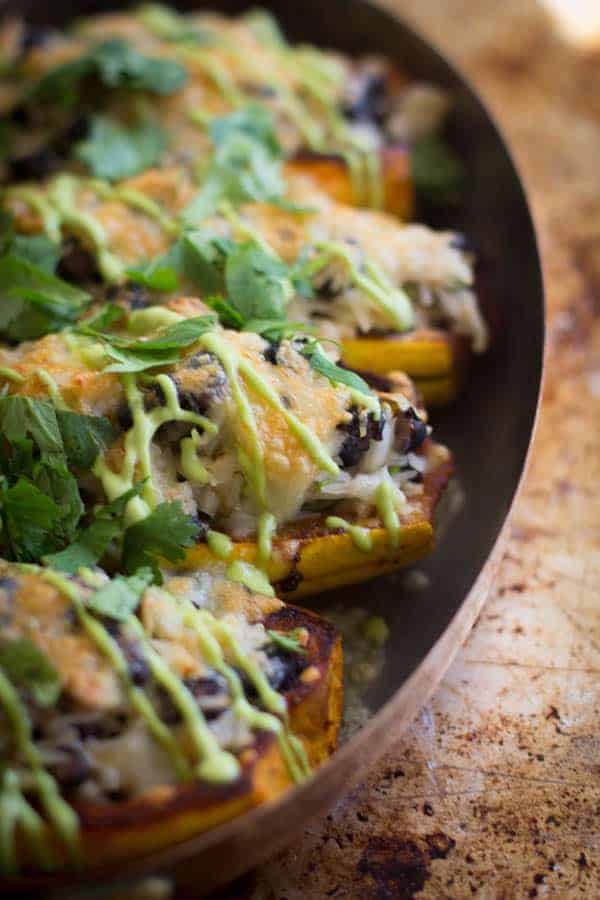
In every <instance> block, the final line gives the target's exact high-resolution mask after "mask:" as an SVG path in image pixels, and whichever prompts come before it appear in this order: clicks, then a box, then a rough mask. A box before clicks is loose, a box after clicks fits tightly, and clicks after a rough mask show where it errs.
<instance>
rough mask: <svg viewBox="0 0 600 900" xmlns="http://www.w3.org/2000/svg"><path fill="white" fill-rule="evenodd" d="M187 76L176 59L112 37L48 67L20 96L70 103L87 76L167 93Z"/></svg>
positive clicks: (109, 84)
mask: <svg viewBox="0 0 600 900" xmlns="http://www.w3.org/2000/svg"><path fill="white" fill-rule="evenodd" d="M187 77H188V76H187V71H186V69H185V68H184V66H182V65H180V64H179V63H178V62H175V61H174V60H171V59H163V58H153V57H149V56H144V55H143V54H141V53H139V52H138V51H137V50H135V49H134V48H133V47H132V46H130V45H129V44H128V43H127V42H126V41H123V40H121V39H120V38H114V39H111V40H108V41H104V42H103V43H101V44H97V45H96V46H95V47H92V49H91V50H89V51H88V52H87V53H85V54H83V56H80V57H79V59H76V60H71V61H70V62H66V63H61V64H60V65H58V66H55V67H54V68H52V69H50V71H49V72H46V74H45V75H43V76H42V77H41V78H40V80H39V81H38V82H36V83H35V84H34V85H33V86H32V87H31V88H30V89H29V90H28V92H27V93H26V95H25V97H24V100H25V101H26V102H31V101H32V100H35V101H36V102H45V103H60V104H62V105H63V106H73V105H74V104H75V103H77V101H78V99H79V97H80V94H81V91H82V87H83V83H84V82H85V81H87V80H88V79H95V80H96V81H99V82H100V84H102V85H104V86H105V87H108V88H125V89H128V90H132V91H148V92H150V93H153V94H159V95H167V94H173V93H175V91H178V90H180V88H182V87H183V85H184V84H185V82H186V81H187Z"/></svg>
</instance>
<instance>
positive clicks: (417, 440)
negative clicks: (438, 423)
mask: <svg viewBox="0 0 600 900" xmlns="http://www.w3.org/2000/svg"><path fill="white" fill-rule="evenodd" d="M409 415H410V440H409V444H408V447H407V453H412V452H414V451H415V450H418V449H419V447H420V446H421V445H422V444H423V442H424V441H425V439H426V438H427V436H428V434H429V428H428V427H427V425H426V424H425V422H423V420H422V419H420V418H419V417H418V415H417V414H416V412H415V411H414V409H412V407H411V409H410V411H409Z"/></svg>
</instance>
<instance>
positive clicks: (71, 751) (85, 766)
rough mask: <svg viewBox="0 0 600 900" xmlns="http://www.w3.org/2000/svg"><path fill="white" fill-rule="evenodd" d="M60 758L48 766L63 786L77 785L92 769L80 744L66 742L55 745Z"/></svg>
mask: <svg viewBox="0 0 600 900" xmlns="http://www.w3.org/2000/svg"><path fill="white" fill-rule="evenodd" d="M57 750H58V751H59V752H60V753H61V754H62V759H60V760H58V761H56V762H54V763H52V764H51V765H50V766H49V767H48V768H49V769H50V772H51V773H52V774H53V775H54V777H55V778H56V780H57V781H58V782H59V784H60V785H61V786H62V787H63V788H75V787H79V785H80V784H83V782H84V781H86V780H87V779H88V778H89V776H90V773H91V771H92V765H91V762H90V760H89V758H88V756H87V754H86V752H85V750H84V749H83V747H82V746H81V744H79V743H77V744H66V745H64V746H60V747H57Z"/></svg>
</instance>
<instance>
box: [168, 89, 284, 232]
mask: <svg viewBox="0 0 600 900" xmlns="http://www.w3.org/2000/svg"><path fill="white" fill-rule="evenodd" d="M209 133H210V136H211V138H212V140H213V144H214V153H213V156H212V158H211V160H210V162H209V163H208V165H207V166H206V168H205V169H204V171H202V172H201V173H199V174H200V178H201V181H202V187H201V188H200V190H199V192H198V193H197V194H196V196H195V197H194V198H193V200H192V201H191V202H190V203H189V204H188V206H187V207H186V209H185V210H184V211H183V221H184V222H185V223H186V224H188V225H191V226H194V225H197V224H198V222H199V221H201V220H202V219H205V218H206V217H207V216H210V215H212V214H213V213H215V212H216V211H217V209H218V208H219V206H220V205H221V204H222V203H223V202H228V203H231V204H232V205H233V206H239V204H241V203H261V202H269V201H273V200H277V199H279V198H281V197H282V195H283V194H284V192H285V183H284V180H283V175H282V152H281V147H280V145H279V142H278V140H277V137H276V133H275V128H274V125H273V119H272V117H271V116H270V114H269V112H268V111H267V110H265V109H264V108H263V107H260V106H257V105H254V104H250V105H249V106H247V107H245V108H243V109H240V110H236V111H235V112H233V113H229V114H228V115H226V116H221V117H218V118H216V119H214V120H213V121H212V122H211V124H210V126H209Z"/></svg>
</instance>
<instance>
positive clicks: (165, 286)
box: [127, 254, 179, 293]
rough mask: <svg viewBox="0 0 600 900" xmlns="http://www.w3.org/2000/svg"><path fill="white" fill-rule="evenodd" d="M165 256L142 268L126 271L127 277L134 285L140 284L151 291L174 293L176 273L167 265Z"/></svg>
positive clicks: (176, 285) (176, 283)
mask: <svg viewBox="0 0 600 900" xmlns="http://www.w3.org/2000/svg"><path fill="white" fill-rule="evenodd" d="M166 255H167V254H165V256H159V257H157V258H156V259H155V260H153V261H152V262H150V263H148V264H147V265H146V266H144V267H143V268H139V267H138V268H136V269H128V270H127V277H128V278H129V280H130V281H133V282H134V284H142V285H143V286H144V287H147V288H149V290H151V291H161V292H164V293H168V292H170V291H176V290H177V288H178V286H179V279H178V277H177V271H176V270H175V268H174V267H173V266H171V265H169V264H168V262H167V260H166Z"/></svg>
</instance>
